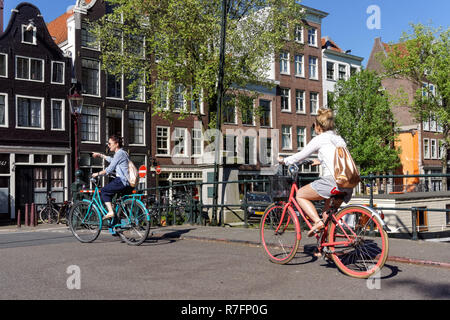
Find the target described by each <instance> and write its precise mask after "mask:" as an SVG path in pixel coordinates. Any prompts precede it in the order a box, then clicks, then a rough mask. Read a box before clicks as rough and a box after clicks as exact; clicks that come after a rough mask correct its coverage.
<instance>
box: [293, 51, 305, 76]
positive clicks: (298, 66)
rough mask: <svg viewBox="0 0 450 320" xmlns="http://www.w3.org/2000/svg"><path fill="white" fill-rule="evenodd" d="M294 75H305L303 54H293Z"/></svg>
mask: <svg viewBox="0 0 450 320" xmlns="http://www.w3.org/2000/svg"><path fill="white" fill-rule="evenodd" d="M295 75H296V76H299V77H304V76H305V68H304V63H303V55H301V54H297V55H295Z"/></svg>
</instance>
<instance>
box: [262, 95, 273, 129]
mask: <svg viewBox="0 0 450 320" xmlns="http://www.w3.org/2000/svg"><path fill="white" fill-rule="evenodd" d="M259 108H260V112H261V118H260V125H261V127H270V126H271V121H270V120H271V111H270V109H271V108H270V101H269V100H262V99H261V100H259Z"/></svg>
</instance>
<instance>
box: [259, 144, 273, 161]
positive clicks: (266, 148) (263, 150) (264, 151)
mask: <svg viewBox="0 0 450 320" xmlns="http://www.w3.org/2000/svg"><path fill="white" fill-rule="evenodd" d="M260 155H261V159H260V162H261V164H262V165H270V164H272V138H260Z"/></svg>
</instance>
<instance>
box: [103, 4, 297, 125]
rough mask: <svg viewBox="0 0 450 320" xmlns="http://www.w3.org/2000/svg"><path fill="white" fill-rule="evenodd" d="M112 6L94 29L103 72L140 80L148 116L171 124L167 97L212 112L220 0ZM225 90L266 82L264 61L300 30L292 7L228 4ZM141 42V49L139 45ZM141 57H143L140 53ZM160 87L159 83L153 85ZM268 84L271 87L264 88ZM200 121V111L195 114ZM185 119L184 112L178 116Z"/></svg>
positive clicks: (171, 104) (266, 63)
mask: <svg viewBox="0 0 450 320" xmlns="http://www.w3.org/2000/svg"><path fill="white" fill-rule="evenodd" d="M107 2H108V3H109V4H111V5H112V6H113V7H114V12H113V14H110V15H105V16H104V17H103V18H102V19H100V20H99V21H98V22H96V23H94V25H95V34H96V36H97V39H100V40H101V41H100V45H101V49H102V60H103V66H104V68H106V69H107V71H108V72H111V73H113V74H120V73H122V72H123V73H124V74H125V75H126V76H127V78H128V80H130V81H132V82H133V83H132V86H133V85H134V86H135V87H137V86H138V84H139V83H138V82H137V81H133V80H135V79H141V81H143V83H144V84H145V87H146V92H147V100H149V101H150V102H151V103H152V109H153V111H154V113H155V114H159V115H162V116H163V117H165V118H168V119H173V115H174V113H173V111H174V105H175V104H174V98H175V94H174V91H175V89H176V88H177V86H178V85H179V84H181V85H182V86H183V88H184V89H185V90H184V91H183V93H182V94H183V97H184V100H185V101H187V102H189V103H188V105H189V104H190V102H191V101H195V102H196V103H197V104H199V103H200V101H204V102H206V103H207V104H208V106H210V112H211V110H212V112H214V110H216V108H215V104H216V103H217V93H216V91H217V90H216V86H217V75H218V69H219V60H220V59H219V47H220V29H221V15H220V12H221V6H222V0H107ZM227 3H228V4H229V7H228V11H227V14H228V20H227V29H226V30H227V31H226V59H225V79H224V88H225V90H229V89H230V88H232V87H234V88H246V87H247V86H248V85H249V84H254V83H266V84H267V75H268V73H269V69H268V68H270V63H269V62H270V61H271V59H272V58H273V56H274V54H276V53H277V52H279V51H280V50H281V48H283V47H284V46H285V43H286V35H287V34H291V35H293V32H294V28H295V26H296V25H301V24H302V20H301V19H302V18H303V16H304V14H303V12H302V8H301V7H300V6H299V5H298V4H297V3H296V1H293V0H229V1H227ZM144 38H145V48H142V50H140V48H141V45H140V43H141V42H142V41H143V39H144ZM144 52H145V53H144ZM156 79H157V80H159V81H156ZM268 85H274V84H268ZM195 112H196V113H197V114H198V116H201V114H200V112H199V108H197V109H196V111H195ZM189 114H191V110H190V108H186V109H184V110H181V112H179V113H177V115H178V116H179V117H184V116H187V115H189Z"/></svg>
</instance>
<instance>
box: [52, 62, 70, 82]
mask: <svg viewBox="0 0 450 320" xmlns="http://www.w3.org/2000/svg"><path fill="white" fill-rule="evenodd" d="M55 64H62V65H63V69H62V70H63V73H62V82H54V81H53V70H54V69H53V66H54V65H55ZM65 82H66V64H65V63H64V62H61V61H52V68H51V76H50V83H51V84H59V85H64V84H65Z"/></svg>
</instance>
